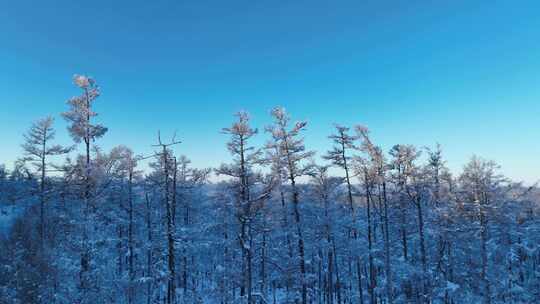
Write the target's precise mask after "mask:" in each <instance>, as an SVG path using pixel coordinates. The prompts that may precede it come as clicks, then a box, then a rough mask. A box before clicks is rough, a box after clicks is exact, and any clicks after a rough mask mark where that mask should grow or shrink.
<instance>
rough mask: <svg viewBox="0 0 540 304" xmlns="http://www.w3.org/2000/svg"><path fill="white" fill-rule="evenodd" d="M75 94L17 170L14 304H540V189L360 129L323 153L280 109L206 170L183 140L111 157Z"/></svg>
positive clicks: (11, 205) (238, 134)
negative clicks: (63, 139)
mask: <svg viewBox="0 0 540 304" xmlns="http://www.w3.org/2000/svg"><path fill="white" fill-rule="evenodd" d="M73 82H74V85H75V86H76V87H77V89H78V90H79V92H80V95H78V96H76V97H73V98H70V99H68V97H69V96H66V99H68V100H67V105H66V111H65V112H64V113H61V114H60V113H43V116H44V117H45V118H43V119H41V120H38V121H36V122H35V123H33V124H32V125H31V126H29V128H28V132H27V133H26V134H24V135H22V136H21V142H22V145H21V156H20V158H19V160H18V161H17V162H16V163H15V164H14V165H13V166H12V167H10V168H9V169H8V168H7V167H6V166H1V167H0V232H1V233H0V303H14V304H19V303H21V304H28V303H128V304H135V303H137V304H138V303H145V304H153V303H156V304H157V303H164V304H171V303H221V304H226V303H229V304H235V303H248V304H255V303H301V304H308V303H309V304H346V303H358V304H376V303H381V304H382V303H388V304H392V303H446V304H452V303H454V304H459V303H484V304H489V303H540V190H539V189H538V187H536V186H535V185H533V186H529V185H523V184H521V183H519V182H514V181H512V180H510V179H508V178H506V177H505V176H503V175H502V174H501V173H500V171H499V166H498V165H497V164H496V163H494V162H492V161H490V160H486V159H483V158H481V157H478V156H473V157H472V158H470V160H469V161H468V163H467V164H466V165H465V166H464V167H463V168H462V170H461V172H450V170H449V169H448V167H447V163H446V161H445V153H444V147H441V146H439V145H437V144H435V143H436V140H437V139H436V138H434V139H433V141H434V145H433V147H430V148H426V147H415V146H412V145H408V144H396V145H394V146H393V147H392V148H391V149H389V150H388V151H386V150H383V149H382V148H381V147H380V146H379V145H378V144H377V139H376V138H372V136H371V135H370V132H369V129H368V128H367V127H365V126H363V125H360V124H359V125H353V126H343V125H339V124H336V125H335V126H334V127H329V129H328V134H327V135H328V142H327V143H328V148H327V149H326V150H325V151H317V154H315V151H312V150H311V149H310V147H308V146H305V144H304V132H305V130H306V128H307V127H308V126H309V123H308V122H306V121H301V120H299V121H296V120H295V119H296V115H301V114H302V113H288V112H287V111H286V110H285V109H284V108H282V107H276V108H274V109H268V110H269V111H268V113H269V114H268V115H271V117H272V119H273V123H272V124H271V125H268V126H254V125H252V124H251V123H250V116H249V114H248V113H247V112H245V111H241V112H238V113H236V114H235V115H234V116H233V115H231V122H230V125H228V126H223V129H222V130H216V132H221V133H222V136H223V137H224V138H227V140H228V142H227V145H226V146H223V147H215V149H218V148H221V149H227V150H228V151H229V153H230V160H229V161H228V162H227V163H223V164H222V165H221V166H219V167H217V168H193V167H192V166H191V164H190V160H189V155H183V154H182V153H180V152H181V151H182V148H181V146H182V144H183V143H181V141H182V138H177V137H176V136H171V135H172V134H173V130H161V131H162V132H161V133H158V132H157V130H156V138H155V141H154V142H149V143H148V145H153V148H154V151H155V152H154V153H153V154H151V155H140V154H138V153H137V151H133V150H131V149H130V148H129V147H126V146H122V145H120V146H117V147H115V148H113V149H111V150H110V151H104V150H103V149H101V148H100V139H101V138H102V137H104V136H107V126H104V125H101V124H99V117H96V116H97V115H98V113H96V112H94V103H95V102H99V96H100V89H99V86H98V84H97V83H96V81H95V80H94V79H92V78H90V77H86V76H81V75H75V76H74V79H73ZM233 110H234V109H233ZM51 114H52V115H54V116H56V115H57V114H59V115H61V117H62V119H65V121H66V122H67V123H68V124H69V127H68V130H67V131H64V130H56V129H55V126H54V119H53V118H52V116H47V115H51ZM100 115H106V113H100ZM56 132H69V134H70V136H71V138H72V139H73V143H72V145H70V146H61V145H58V144H57V143H56V142H55V134H56ZM255 137H257V138H264V139H265V142H266V144H264V145H262V146H256V145H255V144H254V142H253V139H254V138H255ZM501 140H504V139H501ZM4 144H5V143H4ZM463 149H466V147H463ZM473 152H474V151H471V154H472V153H473ZM516 157H517V156H516ZM143 162H144V163H147V164H148V165H147V166H146V167H148V168H147V169H145V168H143V166H142V165H141V164H142V163H143Z"/></svg>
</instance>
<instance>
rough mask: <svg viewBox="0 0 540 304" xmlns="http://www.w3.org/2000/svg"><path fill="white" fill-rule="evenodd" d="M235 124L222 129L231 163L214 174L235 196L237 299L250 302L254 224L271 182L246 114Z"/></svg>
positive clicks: (240, 115)
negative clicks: (223, 179) (238, 270)
mask: <svg viewBox="0 0 540 304" xmlns="http://www.w3.org/2000/svg"><path fill="white" fill-rule="evenodd" d="M236 116H237V118H238V120H237V121H236V122H234V123H233V124H232V125H231V126H230V127H228V128H224V129H223V130H222V131H223V133H225V134H227V135H230V141H229V142H228V143H227V148H228V150H229V152H230V153H231V155H232V156H233V163H232V164H229V165H226V164H222V165H221V166H220V167H219V168H218V169H217V170H216V173H217V174H218V175H224V176H228V177H231V178H232V179H233V183H232V189H231V190H232V191H234V192H235V193H237V195H235V204H234V205H235V208H236V210H235V215H236V218H237V220H238V223H239V226H240V231H239V233H238V237H237V238H238V242H239V245H240V248H241V251H242V268H241V269H242V275H243V278H242V280H241V284H240V297H244V296H246V297H247V302H248V303H252V302H253V269H252V268H253V258H254V248H253V247H254V238H255V236H254V234H255V233H256V230H255V227H254V221H255V220H256V216H257V215H258V213H259V211H260V210H261V208H262V207H263V204H264V201H265V200H266V198H267V197H268V195H269V194H270V190H271V188H272V183H271V181H270V182H269V181H268V180H265V179H264V177H263V176H262V175H261V173H259V172H257V171H256V170H257V168H256V166H259V165H261V164H262V163H263V159H262V151H261V150H260V149H255V148H254V147H253V146H251V145H250V143H249V142H250V140H251V139H252V137H253V136H254V135H255V134H257V129H253V128H251V127H250V125H249V115H248V114H247V113H246V112H239V113H237V114H236Z"/></svg>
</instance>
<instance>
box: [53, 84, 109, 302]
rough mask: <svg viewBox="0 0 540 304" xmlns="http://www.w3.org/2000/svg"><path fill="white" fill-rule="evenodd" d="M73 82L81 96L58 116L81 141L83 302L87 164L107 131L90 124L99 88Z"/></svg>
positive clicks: (89, 168) (88, 261) (88, 183)
mask: <svg viewBox="0 0 540 304" xmlns="http://www.w3.org/2000/svg"><path fill="white" fill-rule="evenodd" d="M73 82H74V83H75V85H76V86H77V87H79V88H80V89H81V90H82V94H81V95H79V96H76V97H73V98H71V99H69V100H68V102H67V103H68V105H69V107H70V109H69V111H67V112H64V113H62V116H63V117H64V118H65V119H66V121H67V122H68V123H69V126H68V131H69V134H70V135H71V137H72V138H73V140H74V141H75V143H80V142H84V146H85V154H84V161H83V162H82V164H83V166H84V167H83V168H81V169H82V171H83V174H82V177H83V190H82V192H83V195H82V197H83V200H84V206H83V209H84V211H83V214H84V224H83V226H84V229H83V237H82V251H81V263H80V274H79V277H80V288H81V290H82V291H83V294H82V297H81V300H82V301H85V300H86V299H85V292H86V291H87V290H88V288H89V285H90V284H91V281H92V279H91V278H90V277H89V271H90V270H91V269H90V268H91V264H92V263H91V249H90V248H89V244H88V227H87V225H88V223H87V221H88V218H89V212H90V204H91V199H92V197H91V196H92V194H91V191H92V183H93V181H92V174H93V172H92V163H91V160H90V158H91V147H92V143H93V142H94V141H95V140H96V139H98V138H100V137H102V136H103V135H104V134H105V133H106V132H107V128H105V127H104V126H102V125H100V124H94V123H93V122H92V118H94V117H95V116H97V113H96V112H94V111H93V108H92V106H93V103H94V101H95V100H96V98H97V97H99V95H100V91H99V87H98V85H97V84H96V82H95V80H94V79H93V78H90V77H87V76H83V75H75V76H73Z"/></svg>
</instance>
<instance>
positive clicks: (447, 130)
mask: <svg viewBox="0 0 540 304" xmlns="http://www.w3.org/2000/svg"><path fill="white" fill-rule="evenodd" d="M539 12H540V4H538V1H359V0H357V1H242V2H236V1H213V2H208V1H189V2H186V1H126V2H122V1H73V0H72V1H26V0H18V1H5V0H0V105H1V109H2V110H1V111H0V129H1V130H2V131H1V132H0V143H1V149H0V163H1V162H3V163H8V164H9V163H11V162H12V161H13V160H14V159H15V158H16V157H17V156H18V155H20V143H21V142H22V133H23V132H25V130H26V129H27V128H28V127H29V125H30V123H31V122H32V121H33V120H35V119H38V118H40V117H43V116H46V115H49V114H51V115H54V116H55V117H56V118H57V120H56V126H57V128H58V141H59V142H60V143H66V144H67V143H69V142H70V140H69V137H68V136H67V131H66V130H65V123H64V122H63V120H62V118H61V117H60V116H59V113H60V112H62V111H65V110H66V109H67V106H66V104H65V101H66V100H67V99H68V98H69V97H71V96H74V95H76V94H78V91H77V88H76V87H74V86H73V84H72V82H71V76H72V75H73V74H75V73H81V74H88V75H91V76H93V77H95V78H96V80H97V81H98V83H99V84H100V85H101V87H102V96H101V97H100V98H99V99H98V101H97V104H96V106H97V107H96V110H97V111H98V112H99V113H100V116H99V121H100V122H102V123H103V124H104V125H106V126H107V127H109V128H110V131H109V133H108V134H107V135H106V137H105V138H103V139H102V140H100V141H99V144H100V145H101V146H103V147H104V148H105V149H109V148H111V147H112V146H114V145H116V144H125V145H128V146H130V147H132V148H133V149H134V150H135V151H136V152H138V153H149V152H150V151H151V149H152V148H151V147H150V145H151V144H152V143H154V142H155V137H156V136H155V134H156V132H157V130H158V129H161V130H162V133H164V134H172V133H173V131H174V130H178V134H179V136H180V137H181V138H182V140H183V141H184V143H183V144H182V145H181V146H179V147H178V148H177V152H178V153H184V154H186V155H187V156H188V157H190V158H192V159H193V163H194V165H196V166H198V167H203V166H216V165H218V164H219V163H220V162H222V161H227V160H228V159H229V156H228V153H227V151H226V149H225V146H224V143H225V141H226V138H225V136H224V135H222V134H220V133H219V131H220V129H221V128H222V127H224V126H226V125H228V124H229V123H230V122H231V120H232V116H231V115H232V114H233V113H234V112H235V111H238V110H241V109H245V110H248V111H249V112H250V113H251V114H252V117H253V124H254V125H256V126H258V127H259V128H263V127H264V125H266V124H268V123H269V116H268V111H269V110H270V109H271V108H272V107H273V106H275V105H283V106H285V107H286V108H287V109H288V110H289V111H290V112H291V113H292V114H293V117H295V118H298V119H307V120H308V121H309V123H310V125H309V130H308V132H307V133H306V142H307V145H308V147H309V148H312V149H315V150H318V151H325V150H326V149H327V148H328V147H329V142H328V140H327V138H326V136H327V135H328V133H329V132H331V130H332V123H334V122H339V123H341V124H345V125H352V124H356V123H362V124H365V125H367V126H369V127H370V129H372V132H373V137H374V140H375V141H376V142H378V143H379V144H381V145H382V146H383V147H384V148H385V149H388V148H390V147H391V145H393V144H397V143H411V144H415V145H418V146H424V145H430V146H432V145H434V144H435V142H440V143H441V144H442V145H443V148H444V150H445V154H446V158H447V160H448V164H449V166H450V167H451V168H452V169H454V170H459V169H460V168H461V167H462V165H463V164H464V162H465V161H466V160H467V159H468V158H469V157H470V156H471V155H472V154H473V153H475V154H478V155H480V156H483V157H485V158H489V159H493V160H495V161H497V162H498V163H499V164H500V165H501V166H502V169H503V172H504V173H505V174H507V175H508V176H510V177H512V178H515V179H519V180H525V181H533V180H536V179H538V178H540V174H539V173H540V122H539V120H540V102H539V101H540V100H539V99H540V18H539V17H538V14H539ZM258 137H259V139H258V142H263V141H264V139H265V137H266V136H265V135H264V134H261V135H259V136H258ZM319 155H320V153H319Z"/></svg>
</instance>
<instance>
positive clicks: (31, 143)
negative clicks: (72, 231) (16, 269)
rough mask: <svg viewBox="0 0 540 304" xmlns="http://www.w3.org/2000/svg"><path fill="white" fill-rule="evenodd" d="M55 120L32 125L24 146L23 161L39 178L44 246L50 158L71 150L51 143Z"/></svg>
mask: <svg viewBox="0 0 540 304" xmlns="http://www.w3.org/2000/svg"><path fill="white" fill-rule="evenodd" d="M53 122H54V119H53V118H52V117H51V116H48V117H46V118H44V119H40V120H38V121H36V122H35V123H33V124H32V127H30V129H29V130H28V133H27V134H25V135H24V139H25V142H24V143H23V145H22V148H23V153H24V158H23V161H24V162H26V163H29V164H31V165H32V166H33V167H34V168H35V170H36V173H37V174H36V175H38V176H39V189H38V191H37V193H38V196H39V210H40V211H39V214H40V215H39V222H40V223H39V235H40V240H41V241H40V243H41V246H43V241H44V239H45V234H46V233H45V229H46V228H45V204H46V202H47V199H48V197H49V196H50V193H48V192H49V191H50V187H49V186H50V185H49V184H47V172H48V171H49V169H48V168H49V167H50V166H51V163H50V157H52V156H58V155H62V154H66V153H68V152H69V151H70V148H65V147H62V146H60V145H53V144H52V143H51V141H52V140H53V139H54V137H55V134H56V132H55V130H54V128H53Z"/></svg>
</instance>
